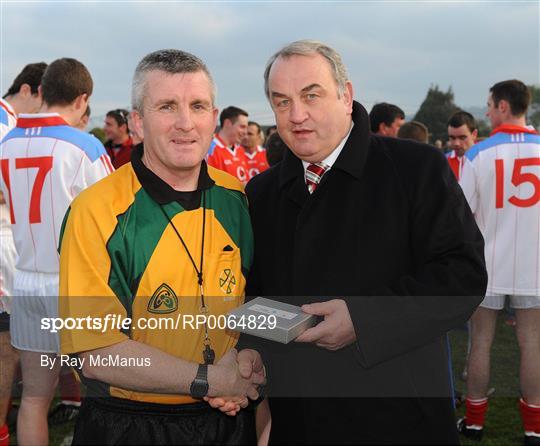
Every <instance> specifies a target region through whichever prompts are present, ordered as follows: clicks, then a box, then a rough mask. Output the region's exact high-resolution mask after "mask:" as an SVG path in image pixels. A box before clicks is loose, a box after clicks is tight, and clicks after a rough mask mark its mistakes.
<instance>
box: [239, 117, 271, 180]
mask: <svg viewBox="0 0 540 446" xmlns="http://www.w3.org/2000/svg"><path fill="white" fill-rule="evenodd" d="M260 134H261V126H260V125H259V124H257V123H256V122H254V121H249V122H248V128H247V133H246V136H245V137H244V139H243V140H242V150H243V153H244V156H245V163H246V168H247V174H248V180H251V179H252V178H253V177H254V176H255V175H258V174H260V173H261V172H264V171H265V170H266V169H268V167H269V165H268V161H267V159H266V150H265V149H264V148H263V147H262V146H261V145H260V142H261V141H260Z"/></svg>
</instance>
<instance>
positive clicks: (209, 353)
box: [159, 190, 216, 364]
mask: <svg viewBox="0 0 540 446" xmlns="http://www.w3.org/2000/svg"><path fill="white" fill-rule="evenodd" d="M159 207H160V209H161V212H163V215H164V216H165V218H166V219H167V221H168V222H169V224H170V225H171V226H172V228H173V230H174V232H175V233H176V235H177V237H178V239H179V240H180V242H181V243H182V246H183V247H184V249H185V251H186V253H187V255H188V257H189V260H190V261H191V264H192V265H193V269H194V270H195V273H196V274H197V283H198V284H199V293H200V295H201V313H202V314H204V315H207V314H208V307H207V306H206V303H205V301H204V289H203V261H204V232H205V231H204V229H205V227H206V191H204V190H203V191H202V208H203V221H202V241H201V262H200V264H199V267H198V268H197V265H196V264H195V260H193V256H192V255H191V252H190V251H189V249H188V247H187V245H186V242H184V239H183V238H182V236H181V235H180V232H178V229H176V226H175V225H174V223H173V222H172V220H171V218H170V217H169V216H168V215H167V213H166V212H165V209H163V206H162V205H160V206H159ZM206 319H207V318H205V320H204V350H203V352H202V355H203V360H204V363H205V364H213V363H214V359H215V357H216V354H215V352H214V350H213V349H212V347H211V346H210V337H209V336H208V325H207V320H206Z"/></svg>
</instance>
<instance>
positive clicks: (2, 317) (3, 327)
mask: <svg viewBox="0 0 540 446" xmlns="http://www.w3.org/2000/svg"><path fill="white" fill-rule="evenodd" d="M4 331H9V313H6V312H3V313H0V333H2V332H4Z"/></svg>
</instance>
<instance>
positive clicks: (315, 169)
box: [306, 163, 329, 194]
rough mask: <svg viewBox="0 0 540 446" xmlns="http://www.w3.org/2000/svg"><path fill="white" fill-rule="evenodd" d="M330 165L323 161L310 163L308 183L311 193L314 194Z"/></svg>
mask: <svg viewBox="0 0 540 446" xmlns="http://www.w3.org/2000/svg"><path fill="white" fill-rule="evenodd" d="M328 167H329V166H327V165H326V164H323V163H316V164H310V165H309V166H307V169H306V184H307V187H308V191H309V193H310V194H312V193H313V192H314V191H315V189H317V186H318V185H319V182H320V181H321V178H322V176H323V175H324V173H325V172H326V171H327V170H328Z"/></svg>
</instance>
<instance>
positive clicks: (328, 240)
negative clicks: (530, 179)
mask: <svg viewBox="0 0 540 446" xmlns="http://www.w3.org/2000/svg"><path fill="white" fill-rule="evenodd" d="M265 89H266V94H267V96H268V99H269V100H270V103H271V106H272V109H273V111H274V113H275V117H276V122H277V126H278V131H279V134H280V136H281V137H282V138H283V140H284V142H285V143H286V144H287V145H288V147H289V148H290V151H288V152H287V153H286V154H285V157H284V159H283V161H282V162H281V163H279V164H277V165H276V166H274V167H272V168H271V169H269V170H268V171H266V172H264V173H262V174H260V175H258V176H257V177H255V178H254V179H253V180H252V181H251V182H250V183H249V184H248V186H247V195H248V199H249V203H250V209H251V216H252V222H253V227H254V234H255V259H254V265H253V268H252V274H251V275H250V277H249V279H248V294H249V295H251V296H265V297H270V298H274V299H277V300H281V301H284V302H287V303H291V304H294V305H300V306H302V309H303V310H304V311H305V312H307V313H311V314H314V315H317V316H319V318H320V322H319V323H318V325H316V326H315V327H313V328H311V329H309V330H307V331H305V332H304V333H303V334H302V335H300V337H299V338H297V339H296V341H295V342H294V343H290V344H288V345H281V344H277V343H273V342H270V341H264V340H260V339H258V338H253V337H249V336H243V338H242V340H241V343H247V344H249V345H250V346H251V347H253V348H255V349H257V350H258V351H259V352H261V354H262V356H263V359H264V362H265V364H266V367H267V372H268V375H267V376H268V382H269V390H268V392H269V403H270V409H271V414H272V429H271V433H270V442H271V443H307V444H313V443H368V444H371V443H394V444H395V443H398V444H404V443H438V444H442V443H446V444H452V443H458V442H459V440H458V437H457V432H456V428H455V424H454V414H453V408H452V399H451V396H452V394H451V384H450V374H449V367H448V363H449V361H448V357H449V352H448V348H447V337H446V333H447V332H448V331H449V330H451V329H452V328H454V327H456V326H458V325H461V324H463V323H464V322H465V321H467V320H468V319H469V317H470V316H471V314H472V312H473V311H474V309H475V308H476V307H477V305H478V304H479V303H480V301H481V299H482V296H483V295H484V291H485V287H486V281H487V276H486V271H485V265H484V258H483V246H484V245H483V239H482V236H481V234H480V232H479V230H478V228H477V226H476V224H475V222H474V218H473V216H472V214H471V212H470V209H469V207H468V205H467V203H466V201H465V199H464V197H463V194H462V192H461V189H460V187H459V186H458V184H457V183H456V181H455V179H454V176H453V174H452V172H451V170H450V169H449V167H448V163H447V161H446V159H445V158H444V156H443V155H442V154H440V153H439V152H438V151H437V150H435V149H434V148H431V147H429V146H426V145H422V144H418V143H415V142H412V141H405V140H399V139H393V138H384V137H379V136H374V135H371V134H370V132H369V119H368V115H367V113H366V111H365V109H364V107H362V105H360V104H359V103H357V102H355V101H353V87H352V84H351V82H350V81H349V80H348V77H347V72H346V69H345V67H344V65H343V63H342V61H341V58H340V56H339V54H337V53H336V52H335V51H334V50H333V49H331V48H329V47H327V46H326V45H324V44H321V43H320V42H314V41H299V42H294V43H292V44H290V45H288V46H286V47H285V48H283V49H282V50H281V51H279V52H278V53H276V54H275V55H274V56H273V57H272V58H271V59H270V61H269V63H268V65H267V68H266V71H265Z"/></svg>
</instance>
